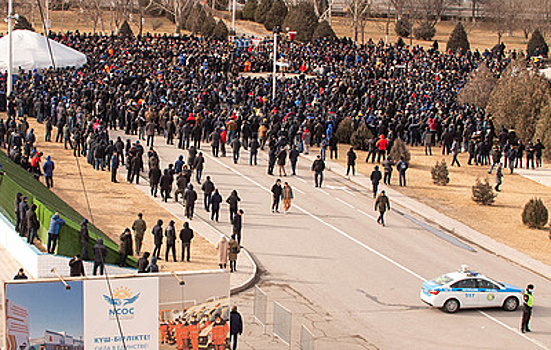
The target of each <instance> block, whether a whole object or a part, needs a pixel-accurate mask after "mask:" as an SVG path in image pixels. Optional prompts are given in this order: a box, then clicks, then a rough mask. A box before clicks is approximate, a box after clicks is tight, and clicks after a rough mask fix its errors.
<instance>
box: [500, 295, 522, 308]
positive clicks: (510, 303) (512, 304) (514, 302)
mask: <svg viewBox="0 0 551 350" xmlns="http://www.w3.org/2000/svg"><path fill="white" fill-rule="evenodd" d="M518 305H519V301H518V299H517V298H515V297H509V298H507V299H505V302H504V303H503V309H505V310H507V311H515V310H516V309H517V308H518Z"/></svg>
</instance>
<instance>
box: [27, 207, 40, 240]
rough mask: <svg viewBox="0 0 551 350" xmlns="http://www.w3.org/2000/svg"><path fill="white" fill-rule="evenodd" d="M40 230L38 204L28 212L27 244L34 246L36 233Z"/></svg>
mask: <svg viewBox="0 0 551 350" xmlns="http://www.w3.org/2000/svg"><path fill="white" fill-rule="evenodd" d="M39 228H40V221H38V218H37V217H36V204H33V205H31V208H30V209H29V210H27V243H29V244H33V242H34V237H35V236H36V231H38V229H39Z"/></svg>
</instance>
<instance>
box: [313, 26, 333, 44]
mask: <svg viewBox="0 0 551 350" xmlns="http://www.w3.org/2000/svg"><path fill="white" fill-rule="evenodd" d="M336 37H337V35H336V34H335V31H334V30H333V28H332V27H331V26H330V25H329V23H328V22H327V21H321V22H319V23H318V25H317V26H316V29H315V30H314V34H312V41H314V40H316V39H324V38H327V39H334V38H336Z"/></svg>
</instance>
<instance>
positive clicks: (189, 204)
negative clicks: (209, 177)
mask: <svg viewBox="0 0 551 350" xmlns="http://www.w3.org/2000/svg"><path fill="white" fill-rule="evenodd" d="M196 200H197V192H195V190H194V189H193V185H192V184H189V185H188V187H187V188H186V191H185V192H184V201H185V214H186V218H188V219H190V220H193V211H194V209H195V201H196Z"/></svg>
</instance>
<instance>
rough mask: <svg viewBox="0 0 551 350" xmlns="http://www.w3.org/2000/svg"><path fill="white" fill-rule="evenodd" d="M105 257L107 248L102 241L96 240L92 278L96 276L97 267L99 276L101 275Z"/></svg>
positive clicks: (100, 239)
mask: <svg viewBox="0 0 551 350" xmlns="http://www.w3.org/2000/svg"><path fill="white" fill-rule="evenodd" d="M106 257H107V247H106V246H105V245H104V244H103V239H102V238H98V242H97V243H96V244H95V245H94V271H93V275H94V276H96V275H97V272H98V267H99V274H100V275H103V270H104V268H105V258H106Z"/></svg>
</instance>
